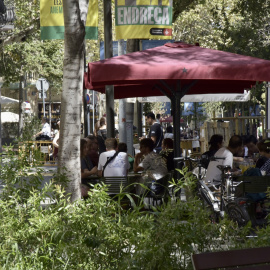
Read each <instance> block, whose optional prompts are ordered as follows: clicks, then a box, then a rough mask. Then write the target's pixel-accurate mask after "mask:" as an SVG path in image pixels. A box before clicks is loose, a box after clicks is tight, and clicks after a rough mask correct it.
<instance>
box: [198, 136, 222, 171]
mask: <svg viewBox="0 0 270 270" xmlns="http://www.w3.org/2000/svg"><path fill="white" fill-rule="evenodd" d="M223 143H224V141H223V136H222V135H220V134H214V135H212V137H211V139H210V141H209V145H210V147H209V150H208V151H207V152H205V153H203V154H202V161H201V162H202V166H203V168H205V169H207V167H208V165H209V162H210V159H211V157H213V156H215V154H216V152H217V151H218V150H219V149H220V148H221V147H222V145H223ZM203 156H204V157H203Z"/></svg>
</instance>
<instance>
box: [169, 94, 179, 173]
mask: <svg viewBox="0 0 270 270" xmlns="http://www.w3.org/2000/svg"><path fill="white" fill-rule="evenodd" d="M180 100H181V93H177V94H176V95H173V96H172V97H171V105H172V109H173V112H172V114H173V116H174V117H173V127H174V156H175V157H180V156H181V148H180V140H181V139H180V119H181V109H180ZM175 165H176V166H175V167H176V168H178V166H177V165H179V164H178V162H176V164H175Z"/></svg>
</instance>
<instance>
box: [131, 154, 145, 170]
mask: <svg viewBox="0 0 270 270" xmlns="http://www.w3.org/2000/svg"><path fill="white" fill-rule="evenodd" d="M142 160H143V154H142V153H138V154H136V155H135V159H134V163H133V170H134V172H135V169H137V168H138V167H139V164H140V163H141V161H142Z"/></svg>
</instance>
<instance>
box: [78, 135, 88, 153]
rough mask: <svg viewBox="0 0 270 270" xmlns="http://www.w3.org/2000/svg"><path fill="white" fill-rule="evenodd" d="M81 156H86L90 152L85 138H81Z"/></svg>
mask: <svg viewBox="0 0 270 270" xmlns="http://www.w3.org/2000/svg"><path fill="white" fill-rule="evenodd" d="M80 150H81V151H80V153H81V157H85V156H86V155H87V152H88V145H87V141H86V140H85V139H81V148H80Z"/></svg>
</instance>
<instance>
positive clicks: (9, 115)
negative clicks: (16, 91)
mask: <svg viewBox="0 0 270 270" xmlns="http://www.w3.org/2000/svg"><path fill="white" fill-rule="evenodd" d="M1 122H2V123H13V122H19V115H18V114H16V113H13V112H1Z"/></svg>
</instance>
